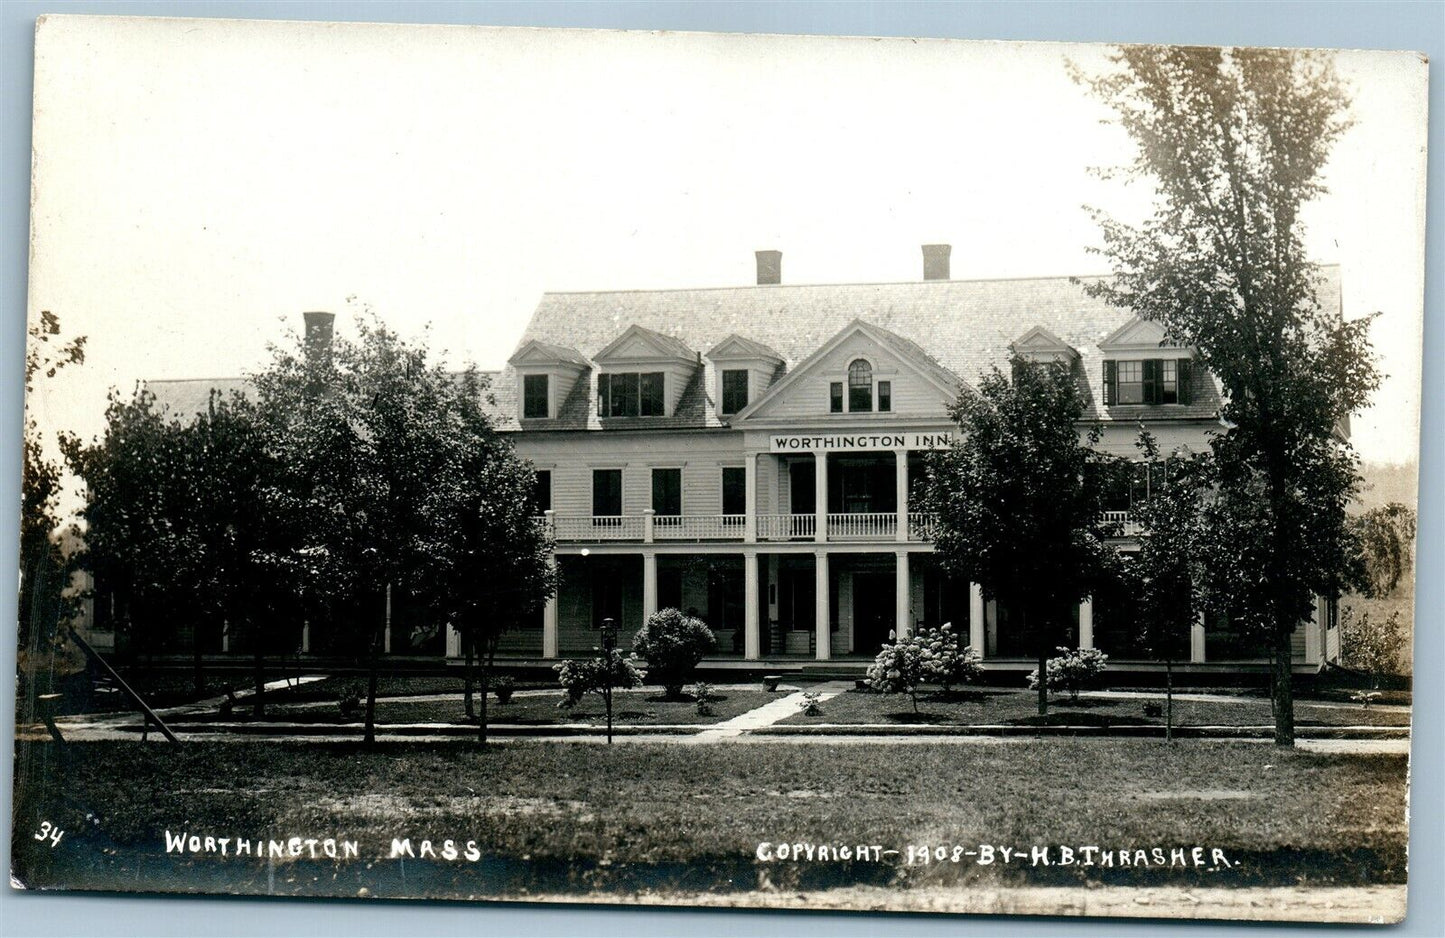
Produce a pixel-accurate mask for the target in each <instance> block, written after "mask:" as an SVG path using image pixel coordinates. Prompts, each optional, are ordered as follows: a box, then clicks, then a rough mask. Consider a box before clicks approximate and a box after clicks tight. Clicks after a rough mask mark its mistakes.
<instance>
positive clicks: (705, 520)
mask: <svg viewBox="0 0 1445 938" xmlns="http://www.w3.org/2000/svg"><path fill="white" fill-rule="evenodd" d="M536 520H537V523H538V524H540V525H543V526H547V525H550V527H551V531H552V535H553V537H554V538H555V539H556V540H557V541H558V542H559V543H573V544H577V543H596V542H617V541H623V542H630V543H644V544H652V543H668V542H694V543H701V542H709V541H739V542H740V541H746V540H748V539H749V537H748V533H749V532H748V523H747V522H748V518H747V516H746V515H651V514H643V515H564V514H556V513H550V512H549V513H548V514H547V515H539V516H538V517H537V519H536ZM754 522H755V524H754V530H753V539H755V540H757V541H768V542H777V541H809V542H816V541H817V540H818V536H817V534H818V516H817V515H814V514H759V515H756V516H754ZM936 524H937V519H936V518H935V516H933V515H929V514H922V513H918V512H914V513H911V514H909V515H908V516H907V526H908V540H909V541H911V542H913V543H924V542H927V541H929V540H931V539H932V537H933V532H934V528H935V526H936ZM897 535H898V515H897V514H896V513H895V512H891V511H890V512H867V513H858V512H834V513H830V514H829V515H828V516H827V541H828V542H829V543H840V542H841V543H849V542H853V543H857V542H869V541H878V542H889V543H892V542H896V541H897V540H898V537H897Z"/></svg>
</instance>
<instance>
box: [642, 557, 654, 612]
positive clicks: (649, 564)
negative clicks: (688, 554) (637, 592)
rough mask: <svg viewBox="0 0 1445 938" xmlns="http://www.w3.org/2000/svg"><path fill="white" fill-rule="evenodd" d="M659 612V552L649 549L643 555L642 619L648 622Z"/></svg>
mask: <svg viewBox="0 0 1445 938" xmlns="http://www.w3.org/2000/svg"><path fill="white" fill-rule="evenodd" d="M655 612H657V554H655V553H653V552H652V551H647V552H645V553H644V554H643V555H642V621H644V622H646V621H647V620H648V619H650V618H651V617H652V614H653V613H655Z"/></svg>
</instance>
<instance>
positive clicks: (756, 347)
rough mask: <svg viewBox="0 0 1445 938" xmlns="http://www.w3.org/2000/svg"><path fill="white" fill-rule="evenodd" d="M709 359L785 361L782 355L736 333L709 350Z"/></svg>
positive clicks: (720, 360)
mask: <svg viewBox="0 0 1445 938" xmlns="http://www.w3.org/2000/svg"><path fill="white" fill-rule="evenodd" d="M707 357H708V358H709V359H711V360H712V361H717V362H726V361H770V362H774V363H781V362H782V360H783V357H782V356H781V355H779V354H778V353H777V352H775V351H773V350H772V349H770V348H768V347H767V346H766V345H763V344H762V343H761V342H754V341H753V340H751V339H745V338H743V337H742V336H740V335H738V334H737V333H736V332H735V333H733V334H732V335H730V336H728V337H727V338H725V339H723V340H722V341H721V342H719V343H718V344H717V345H714V346H713V347H712V348H711V349H709V350H708V352H707Z"/></svg>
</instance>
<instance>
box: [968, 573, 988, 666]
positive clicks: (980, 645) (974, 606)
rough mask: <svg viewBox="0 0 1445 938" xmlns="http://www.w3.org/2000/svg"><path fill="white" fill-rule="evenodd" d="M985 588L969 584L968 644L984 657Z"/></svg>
mask: <svg viewBox="0 0 1445 938" xmlns="http://www.w3.org/2000/svg"><path fill="white" fill-rule="evenodd" d="M983 627H984V622H983V587H982V586H979V585H978V584H977V583H970V584H968V644H969V645H970V646H971V647H972V648H973V650H974V651H976V652H978V655H979V657H980V658H982V657H983V656H984V648H985V647H986V646H985V645H984V640H983V634H984V633H983Z"/></svg>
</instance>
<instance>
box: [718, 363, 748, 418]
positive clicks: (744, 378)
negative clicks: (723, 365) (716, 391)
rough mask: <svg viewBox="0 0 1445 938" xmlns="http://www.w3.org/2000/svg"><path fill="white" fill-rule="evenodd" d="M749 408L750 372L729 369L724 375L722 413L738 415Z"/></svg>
mask: <svg viewBox="0 0 1445 938" xmlns="http://www.w3.org/2000/svg"><path fill="white" fill-rule="evenodd" d="M746 406H748V370H747V369H746V368H729V369H727V370H726V371H724V372H723V373H722V413H724V414H736V413H738V412H739V411H741V410H742V409H743V408H744V407H746Z"/></svg>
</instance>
